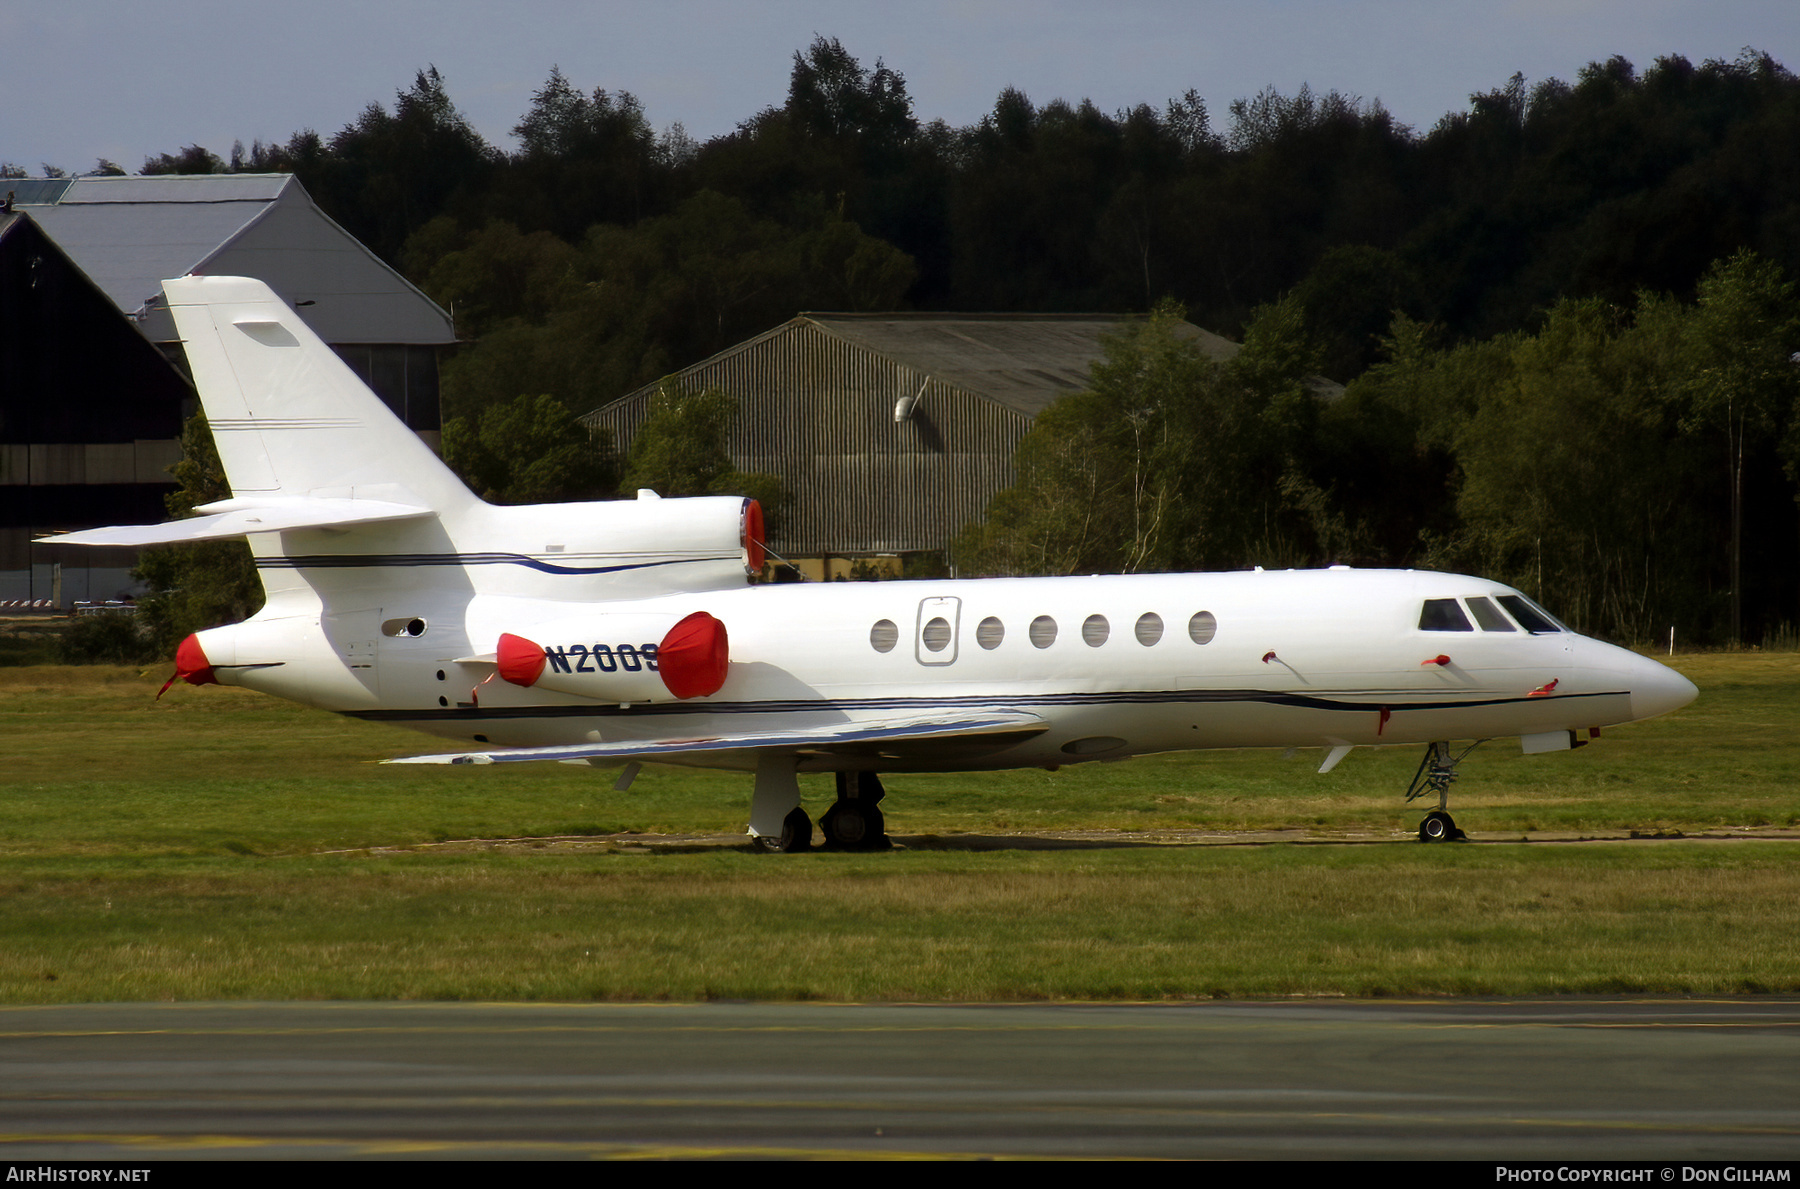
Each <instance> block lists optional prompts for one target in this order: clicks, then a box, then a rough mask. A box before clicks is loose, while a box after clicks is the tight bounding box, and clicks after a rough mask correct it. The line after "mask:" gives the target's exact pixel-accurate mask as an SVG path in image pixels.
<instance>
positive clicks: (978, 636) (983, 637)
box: [975, 615, 1006, 652]
mask: <svg viewBox="0 0 1800 1189" xmlns="http://www.w3.org/2000/svg"><path fill="white" fill-rule="evenodd" d="M1004 639H1006V625H1005V624H1003V623H1001V622H1000V621H999V620H998V619H995V618H994V617H993V616H992V615H990V616H988V617H987V618H986V619H984V620H982V621H981V622H980V623H979V624H976V625H975V643H977V644H979V645H981V646H982V647H983V648H985V649H987V650H988V651H989V652H992V651H993V650H994V649H996V648H998V647H1000V641H1002V640H1004Z"/></svg>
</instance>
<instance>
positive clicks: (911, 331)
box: [798, 313, 1238, 417]
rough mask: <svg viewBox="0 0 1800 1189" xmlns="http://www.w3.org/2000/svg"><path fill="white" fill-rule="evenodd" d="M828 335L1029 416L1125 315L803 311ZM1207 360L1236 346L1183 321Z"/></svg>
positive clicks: (1084, 379) (1074, 378)
mask: <svg viewBox="0 0 1800 1189" xmlns="http://www.w3.org/2000/svg"><path fill="white" fill-rule="evenodd" d="M798 320H799V321H805V322H810V323H812V324H813V325H815V326H818V327H820V328H822V329H823V330H825V331H826V332H827V333H829V334H832V335H836V336H837V337H839V338H843V339H846V340H848V341H850V342H852V343H854V344H856V345H857V346H859V347H863V348H865V349H866V350H869V351H873V352H875V353H876V354H878V355H881V356H884V357H886V358H887V359H889V360H892V361H893V362H894V363H896V364H899V365H900V366H902V367H905V368H907V369H909V370H911V371H914V372H918V373H920V378H921V381H922V379H923V377H924V376H930V377H931V378H933V379H935V380H941V381H943V382H945V383H947V384H953V385H955V386H956V387H958V388H962V389H965V390H966V391H969V392H973V393H976V394H979V395H981V396H984V397H986V398H988V399H989V400H992V401H997V402H999V403H1000V404H1003V405H1005V406H1006V407H1007V408H1009V409H1013V410H1015V411H1017V412H1020V413H1023V414H1025V415H1026V416H1027V417H1035V416H1037V414H1039V413H1040V412H1042V411H1043V410H1044V408H1045V407H1046V406H1047V405H1049V404H1050V403H1051V402H1052V401H1054V400H1056V399H1057V398H1059V397H1062V396H1067V395H1068V394H1069V393H1071V392H1075V391H1078V390H1080V389H1082V388H1086V387H1087V385H1088V381H1089V369H1090V368H1091V367H1092V365H1093V363H1094V361H1095V360H1096V359H1098V358H1100V354H1101V343H1100V340H1101V336H1103V335H1106V334H1109V333H1113V332H1116V331H1117V330H1118V329H1119V327H1120V325H1121V323H1126V322H1129V321H1131V320H1132V319H1131V318H1130V317H1129V316H1126V315H1120V314H833V313H805V314H801V315H800V318H799V319H798ZM1178 333H1179V334H1180V335H1181V336H1182V337H1183V338H1189V339H1193V340H1195V341H1197V342H1198V343H1199V345H1200V348H1201V350H1203V351H1205V352H1206V353H1207V354H1208V355H1210V356H1212V357H1213V358H1214V359H1219V360H1224V359H1230V358H1231V357H1232V356H1233V355H1236V354H1237V352H1238V345H1237V344H1236V343H1233V342H1231V341H1229V340H1227V339H1223V338H1220V337H1219V336H1218V335H1216V334H1211V333H1209V332H1207V331H1204V330H1201V329H1200V328H1199V327H1198V326H1193V325H1190V324H1187V323H1183V324H1182V328H1181V329H1180V331H1179V332H1178Z"/></svg>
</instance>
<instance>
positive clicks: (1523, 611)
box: [1496, 595, 1563, 636]
mask: <svg viewBox="0 0 1800 1189" xmlns="http://www.w3.org/2000/svg"><path fill="white" fill-rule="evenodd" d="M1496 597H1497V598H1498V599H1499V601H1500V605H1501V606H1502V607H1505V608H1506V609H1507V610H1508V611H1509V612H1511V613H1512V617H1513V618H1514V619H1516V620H1518V621H1519V626H1520V627H1522V628H1524V629H1525V630H1526V631H1528V632H1530V633H1531V634H1532V635H1534V636H1542V635H1546V634H1548V633H1551V632H1560V631H1562V630H1563V629H1562V625H1560V624H1558V623H1557V622H1556V621H1555V620H1554V619H1551V618H1550V616H1549V615H1548V614H1546V613H1545V612H1543V611H1541V610H1539V609H1538V606H1537V604H1536V603H1533V602H1532V601H1531V600H1530V599H1528V598H1525V597H1524V596H1522V595H1498V596H1496Z"/></svg>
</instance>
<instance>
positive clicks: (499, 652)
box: [494, 632, 544, 685]
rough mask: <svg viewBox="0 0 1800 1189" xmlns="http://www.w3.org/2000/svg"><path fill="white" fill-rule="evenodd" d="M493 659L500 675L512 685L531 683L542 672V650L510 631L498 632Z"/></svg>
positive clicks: (534, 681)
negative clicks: (498, 637) (498, 641)
mask: <svg viewBox="0 0 1800 1189" xmlns="http://www.w3.org/2000/svg"><path fill="white" fill-rule="evenodd" d="M494 660H495V662H496V663H497V664H498V665H499V667H500V676H501V677H502V678H504V679H505V680H507V681H510V682H512V683H513V684H514V685H532V684H534V683H536V681H537V679H538V677H539V676H540V675H541V674H542V673H543V672H544V650H543V649H542V648H540V647H538V646H537V645H536V644H533V643H532V642H531V641H530V640H527V639H526V638H525V637H523V636H515V635H513V634H512V633H511V632H502V633H501V634H500V643H499V645H498V646H497V647H496V648H495V649H494Z"/></svg>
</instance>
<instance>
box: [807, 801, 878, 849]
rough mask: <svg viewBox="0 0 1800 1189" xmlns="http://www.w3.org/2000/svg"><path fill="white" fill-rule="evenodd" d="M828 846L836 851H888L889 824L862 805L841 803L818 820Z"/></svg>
mask: <svg viewBox="0 0 1800 1189" xmlns="http://www.w3.org/2000/svg"><path fill="white" fill-rule="evenodd" d="M819 825H820V827H821V828H822V829H823V830H824V831H825V844H826V845H827V846H830V847H833V848H835V849H837V850H886V849H888V847H889V845H890V843H889V842H888V838H887V822H886V820H885V819H884V818H883V817H882V815H881V810H879V809H877V808H875V806H873V805H870V804H866V803H864V802H860V801H839V802H837V803H836V804H835V805H833V806H832V807H831V808H830V809H828V810H826V811H825V816H824V817H822V818H820V819H819Z"/></svg>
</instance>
